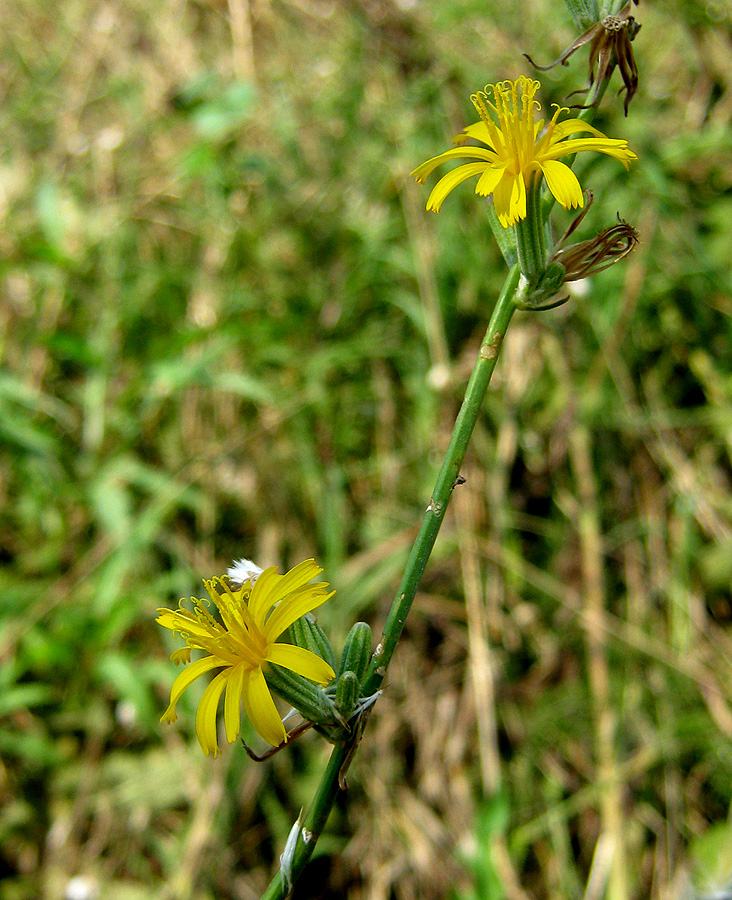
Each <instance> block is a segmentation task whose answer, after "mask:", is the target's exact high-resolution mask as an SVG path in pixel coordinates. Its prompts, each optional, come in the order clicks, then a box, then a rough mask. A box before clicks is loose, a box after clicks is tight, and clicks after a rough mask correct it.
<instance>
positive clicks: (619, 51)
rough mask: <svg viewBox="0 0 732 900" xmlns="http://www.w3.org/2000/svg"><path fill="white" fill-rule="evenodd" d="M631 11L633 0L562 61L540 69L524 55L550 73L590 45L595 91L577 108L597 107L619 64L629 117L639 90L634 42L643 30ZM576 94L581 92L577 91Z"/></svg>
mask: <svg viewBox="0 0 732 900" xmlns="http://www.w3.org/2000/svg"><path fill="white" fill-rule="evenodd" d="M633 3H635V4H636V6H637V5H638V3H639V0H633ZM630 10H631V4H630V0H628V2H627V3H626V4H625V6H624V7H623V8H622V9H621V10H620V12H619V13H618V14H617V15H612V16H605V17H604V18H603V19H601V20H600V21H599V22H596V23H595V24H594V25H592V26H591V27H590V28H588V29H587V31H585V32H583V33H582V34H581V35H580V36H579V37H578V38H577V39H576V40H575V41H573V42H572V43H571V44H570V45H569V47H567V49H566V50H565V51H564V52H563V53H562V55H561V56H560V57H559V59H556V60H555V61H554V62H553V63H551V64H550V65H548V66H538V65H537V64H536V63H535V62H534V61H533V59H532V58H531V57H530V56H529V55H528V53H524V56H525V57H526V58H527V59H528V61H529V62H530V63H531V65H532V66H534V67H535V68H536V69H538V70H539V71H540V72H546V71H548V70H549V69H553V68H554V66H558V65H559V64H560V63H561V64H562V65H563V66H566V65H569V63H568V60H569V58H570V57H571V56H572V55H573V54H574V53H576V52H577V50H579V49H580V47H584V46H585V44H590V59H589V70H590V84H589V87H588V90H589V89H590V88H594V90H593V91H592V94H591V95H590V97H589V99H588V101H587V103H586V104H585V105H584V106H576V107H574V108H575V109H587V108H588V107H590V106H594V105H595V103H596V102H597V98H598V96H599V93H600V89H601V87H602V85H603V84H604V83H605V81H606V80H607V79H609V78H610V76H611V75H612V74H613V71H614V70H615V66H616V65H617V66H618V67H619V69H620V75H621V77H622V79H623V87H622V88H621V89H620V90H621V91H622V90H623V89H624V90H625V92H626V93H625V102H624V104H623V108H624V110H625V115H626V116H627V115H628V106H629V104H630V101H631V100H632V99H633V96H634V94H635V92H636V91H637V90H638V68H637V66H636V64H635V58H634V57H633V47H632V45H631V41H633V40H634V39H635V36H636V35H637V34H638V32H639V31H640V27H641V26H640V24H639V23H638V22H636V20H635V19H634V18H633V16H631V15H630ZM574 93H578V92H577V91H575V92H574Z"/></svg>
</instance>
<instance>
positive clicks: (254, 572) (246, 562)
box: [226, 559, 264, 584]
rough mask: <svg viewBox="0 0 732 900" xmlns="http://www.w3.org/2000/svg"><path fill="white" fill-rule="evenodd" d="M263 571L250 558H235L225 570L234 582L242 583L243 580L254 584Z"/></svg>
mask: <svg viewBox="0 0 732 900" xmlns="http://www.w3.org/2000/svg"><path fill="white" fill-rule="evenodd" d="M263 571H264V570H263V569H260V568H259V566H257V565H255V564H254V563H253V562H252V561H251V559H235V560H234V562H233V564H232V565H230V566H229V568H228V569H227V570H226V574H227V575H228V576H229V578H230V579H231V580H232V582H234V584H244V582H245V581H249V582H250V583H251V584H254V582H255V581H256V580H257V578H259V576H260V575H261V574H262V572H263Z"/></svg>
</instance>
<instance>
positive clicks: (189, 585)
mask: <svg viewBox="0 0 732 900" xmlns="http://www.w3.org/2000/svg"><path fill="white" fill-rule="evenodd" d="M636 15H637V16H638V18H639V20H640V21H641V22H642V23H643V28H642V30H641V32H640V34H639V36H638V38H637V40H636V41H635V44H634V48H635V52H636V57H637V60H638V65H639V69H640V77H641V82H640V90H639V92H638V95H637V96H636V98H635V99H634V101H633V103H632V105H631V109H630V115H629V117H628V118H627V119H624V118H623V116H622V103H621V101H620V100H617V101H616V100H614V99H613V98H612V94H613V91H612V90H611V91H610V92H609V94H608V97H607V98H606V101H605V104H604V106H603V109H602V113H601V115H600V117H599V120H598V124H599V126H600V127H601V128H602V129H603V130H604V131H606V133H608V134H609V135H610V136H613V137H627V138H628V139H629V141H630V143H631V146H632V147H633V149H635V150H636V152H637V153H638V156H639V158H640V159H639V162H638V163H637V164H635V165H634V166H633V167H632V168H631V171H630V173H629V174H625V173H624V172H623V170H622V168H621V167H620V166H619V165H617V164H616V163H614V162H613V161H611V160H607V159H600V158H597V159H592V160H586V161H585V160H580V161H578V170H579V171H580V174H581V177H582V180H583V185H584V186H591V187H592V188H593V190H594V191H595V194H596V197H597V201H596V204H595V207H594V208H593V211H592V213H591V214H590V216H589V217H588V220H586V223H585V226H584V227H585V233H584V234H583V235H581V236H582V237H584V236H589V235H590V234H592V233H594V231H595V230H597V229H599V228H600V227H602V226H604V225H609V224H611V222H612V221H613V220H614V217H615V214H616V212H619V213H620V215H622V216H623V217H624V218H626V219H628V220H629V221H630V222H632V223H634V224H635V225H636V226H637V227H638V228H639V230H640V232H641V244H640V246H639V248H638V250H637V251H636V252H635V253H634V254H633V256H632V257H631V258H630V259H629V260H628V261H627V263H626V264H624V265H623V266H618V267H616V268H614V269H612V270H609V271H607V272H605V273H603V274H602V275H600V276H597V277H596V278H595V279H594V280H593V281H592V283H591V284H590V285H589V286H587V289H586V290H585V291H584V292H583V293H582V294H581V295H579V294H578V296H577V297H576V298H575V299H574V300H573V301H572V302H571V303H570V304H569V305H567V306H565V307H563V308H561V309H559V310H556V311H554V312H550V313H547V314H542V315H541V316H530V315H525V314H518V315H517V317H516V319H515V321H514V323H513V325H512V330H511V333H510V337H509V339H508V341H507V343H506V346H505V348H504V357H503V359H502V360H501V362H500V364H499V368H498V372H497V375H496V379H495V382H494V385H493V386H492V388H491V391H490V396H489V400H488V402H487V405H486V410H485V413H484V415H483V417H482V419H481V422H480V424H479V427H478V429H477V433H476V435H475V439H474V443H473V445H472V449H471V451H470V454H469V459H468V461H467V463H466V467H465V470H464V474H465V475H466V476H467V484H466V485H464V486H462V487H461V488H460V489H459V491H457V492H456V495H455V503H454V504H453V508H452V509H451V511H450V514H449V515H448V516H447V520H446V522H445V526H444V529H443V532H442V535H441V537H440V539H439V541H438V546H437V549H436V552H435V555H434V558H433V560H432V562H431V564H430V566H429V568H428V571H427V575H426V577H425V579H424V582H423V585H422V588H421V591H420V592H419V594H418V597H417V601H416V605H415V609H414V612H413V615H412V618H411V620H410V622H409V624H408V626H407V631H406V634H405V639H404V642H403V645H402V646H401V647H400V650H399V652H398V654H397V657H396V659H395V662H394V665H393V668H392V671H391V673H390V676H389V679H388V687H387V690H386V692H385V694H384V697H383V698H382V701H381V702H380V704H379V707H378V710H377V712H376V713H375V715H374V716H373V717H372V719H371V723H370V726H369V730H368V732H367V735H366V739H365V741H364V742H363V745H362V747H361V750H360V752H359V755H358V757H357V760H356V762H355V764H354V766H353V768H352V771H351V773H350V776H349V778H350V789H349V791H348V792H347V794H346V795H345V796H344V797H342V802H341V803H340V804H339V807H338V809H337V810H336V812H335V814H334V816H333V817H332V819H331V823H330V828H329V831H328V833H327V834H326V836H325V837H324V838H323V839H322V841H321V843H320V845H319V847H318V850H317V852H316V858H315V859H314V861H313V863H312V864H311V866H310V868H309V870H308V872H307V879H308V884H309V887H307V888H304V889H302V890H301V891H300V893H299V894H298V893H297V892H296V896H302V897H306V896H312V897H324V898H325V897H344V896H348V897H349V898H369V900H390V898H399V900H411V898H428V900H429V898H451V897H455V898H458V897H459V898H465V900H467V898H476V900H478V898H479V900H499V898H503V897H506V898H510V900H525V898H528V897H531V898H552V900H559V898H562V900H568V898H577V900H579V898H582V897H584V898H586V900H599V898H602V897H608V898H610V900H626V898H628V900H629V898H649V897H652V898H663V900H666V898H674V897H687V896H689V895H691V894H692V893H694V892H696V893H697V894H702V895H703V894H712V893H714V892H715V891H718V890H720V889H722V888H723V887H724V886H725V885H726V884H728V883H729V882H730V881H731V880H732V825H731V824H730V819H729V813H730V801H731V800H732V778H731V772H732V688H731V687H730V676H731V675H732V640H731V638H732V634H731V632H730V623H731V622H732V595H731V593H730V576H731V575H732V494H731V493H730V482H731V480H732V471H731V467H730V455H731V452H732V326H731V323H730V316H731V315H732V275H731V269H730V247H731V246H732V243H731V240H732V238H731V236H732V129H731V128H730V117H731V115H732V13H730V10H729V6H728V5H727V4H726V3H724V2H711V0H710V2H707V3H705V2H701V0H688V2H684V0H658V2H646V0H644V2H643V4H642V5H641V6H640V7H639V8H638V10H637V11H636ZM573 37H574V35H573V32H572V29H571V23H570V19H569V16H568V14H567V12H566V10H565V8H564V5H563V3H562V2H560V0H535V2H531V3H528V4H524V5H523V6H521V7H519V5H518V4H515V3H512V2H508V0H493V2H489V0H483V2H475V0H454V2H450V3H447V2H438V0H363V2H349V0H228V2H226V0H189V2H184V0H163V2H160V3H147V2H143V0H99V2H91V0H65V2H64V3H61V4H56V3H51V2H50V0H6V2H5V3H3V4H2V6H0V48H1V51H0V99H1V102H0V135H1V138H0V216H1V220H2V228H0V275H1V278H0V340H1V343H0V353H1V359H2V369H1V370H0V554H1V557H2V569H1V571H0V623H1V627H0V760H1V762H0V900H25V898H28V900H31V898H33V900H35V898H38V897H43V898H50V900H56V898H68V900H76V898H78V897H81V896H89V897H91V896H92V895H93V891H94V890H96V891H97V893H98V896H99V897H101V898H105V900H138V898H140V900H142V898H149V897H156V898H164V900H189V898H190V900H194V898H195V900H209V898H221V900H249V898H256V897H258V896H259V893H260V892H261V891H262V889H263V888H264V887H265V885H266V884H267V882H268V880H269V877H270V876H271V874H272V872H273V871H274V870H275V868H276V865H277V859H278V855H279V853H280V852H281V850H282V847H283V845H284V842H285V839H286V836H287V833H288V831H289V828H290V825H291V824H292V822H293V821H294V819H295V817H296V816H297V813H298V810H299V809H300V808H301V807H302V806H303V805H306V804H307V803H308V801H309V799H310V797H311V795H312V792H313V790H314V787H315V784H316V783H317V779H318V776H319V773H320V771H321V770H322V766H323V763H324V760H325V759H326V756H327V747H326V746H324V745H323V744H322V743H319V739H316V738H314V737H312V736H308V737H306V738H304V739H303V740H302V741H301V742H299V743H298V744H297V745H294V746H293V747H292V748H290V749H288V750H287V751H286V752H284V753H281V754H279V755H278V756H276V757H275V758H274V759H273V760H271V762H269V763H267V764H264V765H255V764H254V763H252V762H250V761H249V760H248V759H246V757H245V756H244V753H243V751H242V749H241V748H240V747H237V746H233V747H232V748H231V749H228V750H227V751H226V752H224V754H223V756H222V757H220V758H219V759H217V760H216V761H213V760H209V759H205V758H204V757H203V756H202V754H201V752H200V749H199V748H198V745H197V743H196V741H195V736H194V734H193V715H194V711H195V706H196V700H197V698H198V696H200V692H201V691H200V689H199V690H198V693H196V689H195V688H193V689H191V691H190V692H189V693H190V696H189V697H188V696H187V697H186V698H185V700H184V701H183V702H182V703H181V704H180V707H179V708H180V711H181V717H180V719H179V721H178V723H176V725H175V726H173V727H165V726H162V725H161V724H160V723H159V721H158V718H159V715H160V713H161V712H162V710H163V709H164V708H165V706H166V704H167V694H168V691H169V689H170V685H171V683H172V680H173V678H174V677H175V674H176V673H175V669H174V667H173V666H172V664H171V663H170V662H169V661H168V658H167V654H168V653H169V652H170V651H171V650H172V649H173V647H174V644H173V643H172V642H171V641H169V640H168V636H167V635H166V634H162V633H161V630H160V629H159V628H157V627H156V626H155V624H154V616H155V610H156V608H157V607H158V606H162V605H171V604H174V603H176V602H177V600H178V598H179V597H181V596H189V595H190V594H192V593H197V592H198V591H199V589H200V579H201V577H204V576H209V575H211V574H213V573H217V572H221V571H223V570H224V568H225V567H226V566H227V565H228V564H229V562H230V560H231V559H232V558H234V557H239V556H248V557H251V558H253V559H255V560H256V561H257V562H258V563H259V564H260V565H269V564H279V565H280V566H283V567H287V566H290V565H292V564H293V563H296V562H298V561H299V560H301V559H303V558H305V557H307V556H315V557H316V558H317V559H318V561H319V562H321V564H323V565H324V567H325V570H326V576H327V577H328V579H329V580H330V581H331V583H332V584H333V585H334V587H336V588H337V591H338V593H337V594H336V597H335V598H334V599H333V600H332V601H331V602H330V603H329V604H328V605H327V606H326V607H324V608H323V610H322V614H321V615H320V616H319V620H320V621H321V623H322V624H323V625H324V626H325V627H326V628H327V629H328V630H329V632H330V633H331V634H332V635H333V640H334V643H335V644H336V645H337V646H340V643H341V641H342V639H343V637H344V636H345V633H346V631H347V630H348V628H349V627H350V625H351V624H352V622H353V621H354V620H355V619H356V618H359V617H360V618H364V619H366V620H368V621H369V622H371V623H372V625H373V626H374V628H375V630H376V632H377V633H378V629H379V627H380V626H381V624H382V623H383V620H384V616H385V612H386V610H387V608H388V605H389V602H390V599H391V594H392V593H393V591H394V590H395V588H396V585H397V584H398V580H399V576H400V570H401V567H402V565H403V563H404V560H405V555H406V552H407V550H408V547H409V543H410V541H411V539H412V537H413V535H414V531H415V527H416V525H417V523H418V521H419V518H420V516H421V512H422V510H423V508H424V506H425V504H426V502H427V499H428V497H429V493H430V490H431V486H432V482H433V478H434V474H435V472H436V467H437V465H438V464H439V460H440V458H441V453H442V451H443V450H444V448H445V446H446V442H447V438H448V436H449V432H450V429H451V426H452V421H453V418H454V414H455V412H456V409H457V405H458V403H459V399H460V396H461V392H462V389H463V386H464V383H465V381H466V378H467V375H468V373H469V371H470V367H471V365H472V360H473V358H474V355H475V352H476V349H477V346H478V343H479V340H480V337H481V335H482V332H483V330H484V328H485V324H486V321H487V318H488V316H489V314H490V310H491V308H492V303H493V300H494V297H495V294H496V291H497V289H498V287H499V286H500V284H501V281H502V278H503V271H504V266H503V264H502V262H501V260H500V257H499V254H498V252H497V250H496V249H495V246H494V244H493V242H492V237H491V234H490V230H489V228H488V225H487V221H486V219H485V216H484V214H483V212H482V209H481V203H480V202H479V201H477V200H476V198H475V197H474V196H473V195H472V191H471V190H470V188H469V187H465V188H464V189H462V190H459V191H456V192H455V194H453V195H452V196H451V197H450V198H449V201H448V202H447V203H446V204H445V207H444V209H443V212H442V213H441V214H440V216H439V217H434V216H432V215H428V214H427V213H426V212H425V211H424V203H425V201H426V196H427V191H426V189H424V188H420V187H418V186H416V185H414V184H413V183H412V182H411V180H410V179H409V177H408V173H409V171H410V170H411V169H412V168H413V167H414V166H415V165H416V164H417V163H419V162H421V161H423V160H424V159H426V158H427V157H429V156H432V155H434V154H436V153H438V152H440V151H441V150H443V149H445V148H446V147H447V146H448V141H449V139H450V138H451V137H452V136H453V135H454V134H455V133H457V132H458V131H460V130H461V128H462V127H463V125H465V124H466V123H467V122H469V121H472V118H473V115H474V113H473V111H472V108H471V106H470V104H469V100H468V98H469V95H470V93H471V92H472V91H474V90H476V89H477V88H479V87H482V86H483V85H484V84H485V83H486V82H489V81H495V80H498V79H502V78H506V77H517V76H518V75H519V74H521V73H522V72H526V73H529V71H530V70H529V67H528V63H526V61H525V60H524V59H523V57H522V56H521V53H522V52H523V51H527V52H529V53H531V55H532V56H533V57H534V58H535V59H537V60H540V61H548V60H549V59H553V58H556V56H558V55H559V52H560V51H561V50H562V49H563V47H564V46H566V45H567V44H569V43H570V41H571V40H572V39H573ZM542 83H543V87H542V99H543V101H544V104H545V106H546V105H547V104H549V103H550V102H560V101H561V100H562V98H563V97H564V96H565V95H566V94H567V93H568V92H569V91H570V90H573V89H576V88H579V87H581V86H582V85H583V84H585V83H586V55H584V56H583V55H582V53H579V54H577V56H576V57H575V58H574V59H573V60H572V64H571V66H570V67H568V68H566V69H565V68H560V70H558V71H557V70H555V71H553V72H552V73H550V74H547V75H544V76H542ZM618 84H619V82H618ZM569 220H570V217H569V215H568V214H565V213H563V212H562V211H561V210H560V211H559V212H558V213H557V215H556V221H557V225H558V227H564V226H565V225H566V224H567V223H568V222H569ZM201 687H202V686H201ZM74 878H76V879H77V880H76V881H72V879H74ZM79 879H81V880H79ZM316 886H318V887H316ZM84 891H86V892H87V893H86V894H84ZM75 892H76V893H75ZM725 896H726V895H725Z"/></svg>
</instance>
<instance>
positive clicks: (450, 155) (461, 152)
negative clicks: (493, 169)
mask: <svg viewBox="0 0 732 900" xmlns="http://www.w3.org/2000/svg"><path fill="white" fill-rule="evenodd" d="M451 159H482V160H485V162H493V160H494V159H496V154H495V153H494V152H493V151H492V150H487V149H486V148H485V147H454V148H453V149H452V150H445V152H444V153H440V155H439V156H433V157H432V159H428V160H427V162H423V163H422V165H421V166H417V168H416V169H415V170H414V171H413V172H410V174H411V175H412V176H413V177H414V178H415V179H416V180H417V182H418V183H419V184H424V182H425V179H426V178H427V176H428V175H429V174H430V173H431V172H433V171H434V170H435V169H436V168H437V167H438V166H439V165H442V163H444V162H449V160H451ZM456 171H457V170H456Z"/></svg>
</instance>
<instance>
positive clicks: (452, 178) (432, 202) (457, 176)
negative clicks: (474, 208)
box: [427, 148, 487, 212]
mask: <svg viewBox="0 0 732 900" xmlns="http://www.w3.org/2000/svg"><path fill="white" fill-rule="evenodd" d="M473 149H474V148H473ZM448 152H449V151H448ZM486 165H487V163H484V162H479V163H465V164H464V165H462V166H458V167H457V169H453V170H452V172H448V173H447V175H445V176H444V177H443V178H440V180H439V181H438V182H437V184H436V185H435V186H434V187H433V188H432V193H431V194H430V195H429V197H428V198H427V209H429V210H431V211H432V212H439V211H440V207H441V206H442V204H443V203H444V201H445V197H447V195H448V194H449V193H450V191H452V190H454V189H455V188H456V187H457V186H458V185H459V184H462V183H463V181H467V179H468V178H472V177H473V175H479V174H480V173H481V172H482V171H483V170H484V169H485V168H486Z"/></svg>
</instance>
